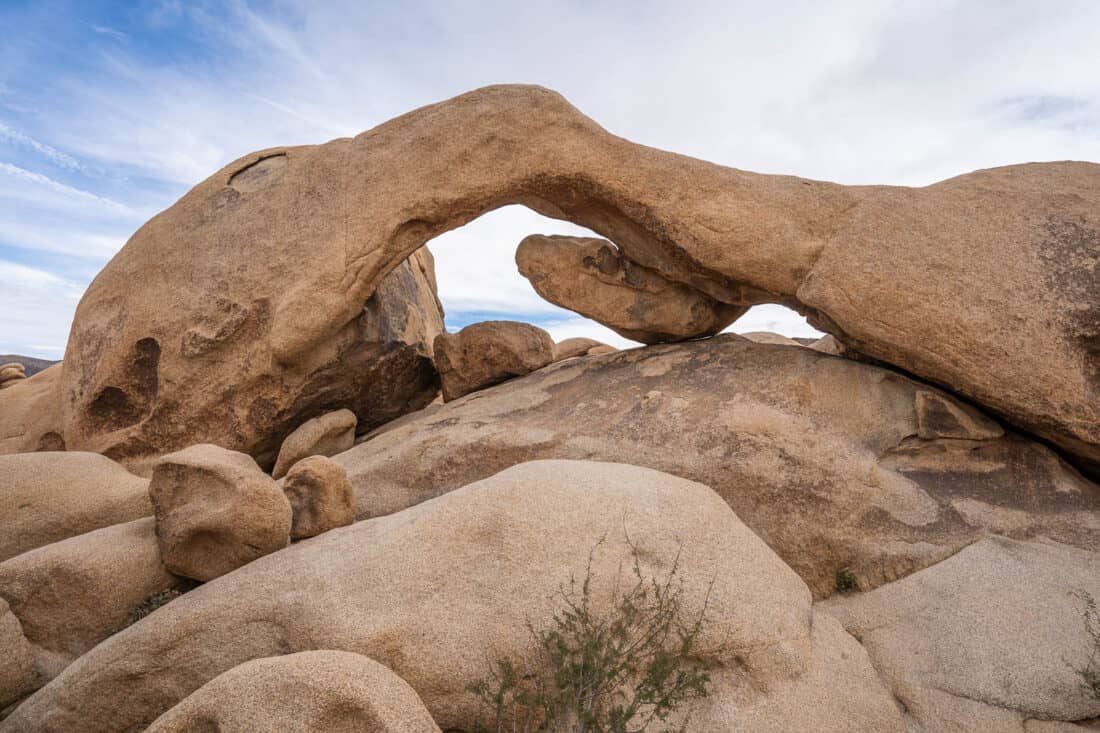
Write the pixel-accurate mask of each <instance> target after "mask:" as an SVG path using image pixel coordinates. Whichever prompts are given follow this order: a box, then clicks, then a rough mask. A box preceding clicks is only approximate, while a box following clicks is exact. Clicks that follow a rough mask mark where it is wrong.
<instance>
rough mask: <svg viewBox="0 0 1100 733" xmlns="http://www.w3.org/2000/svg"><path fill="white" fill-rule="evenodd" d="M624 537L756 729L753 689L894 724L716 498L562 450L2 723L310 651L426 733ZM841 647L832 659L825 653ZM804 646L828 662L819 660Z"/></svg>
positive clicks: (150, 644)
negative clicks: (361, 666)
mask: <svg viewBox="0 0 1100 733" xmlns="http://www.w3.org/2000/svg"><path fill="white" fill-rule="evenodd" d="M582 361H588V360H582ZM627 535H628V536H629V538H630V541H631V542H632V543H633V544H634V546H635V547H637V553H638V558H639V562H640V567H641V570H642V573H643V574H644V575H645V576H646V577H653V578H661V577H664V576H666V575H667V573H669V572H670V569H671V567H672V563H673V562H674V561H675V558H677V557H678V558H679V560H678V563H679V565H678V567H679V574H678V577H679V578H681V579H682V580H683V581H684V584H685V585H684V589H683V595H682V599H683V603H684V606H683V612H684V613H685V614H686V615H687V616H688V617H691V615H692V614H695V613H698V612H699V609H700V608H701V605H702V604H703V602H704V599H707V600H706V603H707V609H708V611H707V613H708V614H709V617H710V618H712V619H713V622H711V623H708V624H706V625H705V626H704V627H703V632H702V635H701V636H700V637H699V639H698V644H697V645H696V647H695V649H696V651H697V653H698V656H699V658H700V659H702V660H708V659H709V660H713V661H715V662H719V663H721V664H722V665H723V666H724V667H725V668H727V669H729V670H731V671H733V672H735V674H733V675H731V676H730V677H729V678H727V679H725V680H723V682H722V688H721V689H722V690H723V694H724V695H738V696H739V699H743V700H747V701H748V702H747V703H746V704H751V705H752V706H753V708H754V709H756V710H759V711H761V712H760V715H759V718H760V719H762V720H764V722H765V723H767V722H768V718H769V716H768V715H767V714H766V712H765V711H766V705H765V702H766V698H774V700H775V701H777V704H781V701H782V700H784V699H785V695H786V692H787V691H788V690H790V689H793V688H795V687H797V686H798V685H800V684H805V685H806V688H805V689H803V690H802V691H801V692H800V693H799V695H798V697H799V699H800V700H804V701H810V700H813V701H814V704H815V707H816V712H817V713H818V715H819V717H820V718H821V719H822V720H824V721H842V714H848V715H850V714H853V712H852V711H853V709H857V708H858V709H860V711H861V712H860V714H858V715H854V719H855V720H858V721H861V722H864V723H867V728H866V729H867V730H875V731H894V732H896V733H900V732H901V731H902V727H901V719H900V716H899V715H898V713H897V711H896V710H895V709H894V707H893V705H892V703H891V701H890V699H889V697H888V696H887V695H886V693H885V691H884V689H883V688H882V686H881V684H880V683H878V682H877V680H875V677H874V672H873V671H872V670H871V668H870V666H869V664H868V662H867V658H866V657H865V656H864V655H862V653H861V650H860V649H859V648H858V647H856V646H853V645H852V644H851V642H850V641H848V642H844V641H843V640H842V639H837V638H835V634H837V633H838V632H839V629H836V628H835V627H834V628H833V629H825V630H824V631H825V634H826V639H825V640H822V641H819V640H815V638H814V633H815V632H814V631H813V629H812V626H813V627H816V624H812V623H811V618H812V610H811V607H810V594H809V591H808V590H807V588H806V586H805V585H804V584H803V583H802V582H801V581H800V580H799V579H798V577H797V576H796V575H795V574H794V573H793V572H791V570H790V569H789V568H787V567H786V566H785V565H784V564H783V563H782V562H781V561H779V559H778V558H777V557H776V556H775V555H774V553H772V552H771V551H770V550H768V548H767V546H766V545H765V544H764V543H763V542H762V541H761V540H760V539H759V538H758V537H757V536H756V535H755V534H754V533H753V532H752V531H750V530H749V529H748V528H747V527H745V526H744V525H743V524H741V522H739V521H738V519H737V517H736V516H735V515H734V514H733V512H731V511H730V510H729V508H728V507H727V506H726V505H725V504H724V503H723V502H722V501H721V499H719V498H718V497H717V496H716V495H715V494H714V492H712V491H711V490H710V489H708V488H706V487H705V486H702V485H700V484H696V483H693V482H690V481H686V480H684V479H680V478H676V477H673V476H668V475H663V474H660V473H657V472H654V471H650V470H647V469H642V468H637V467H633V466H624V465H615V464H601V463H590V462H573V461H540V462H536V463H529V464H524V465H522V466H516V467H514V468H512V469H510V470H508V471H505V472H503V473H501V474H498V475H496V476H494V477H492V478H490V479H487V480H485V481H481V482H478V483H476V484H472V485H470V486H467V487H465V488H463V489H461V490H458V491H455V492H452V493H450V494H448V495H447V496H445V497H440V498H439V499H438V500H436V501H432V502H427V503H425V504H422V505H420V506H417V507H413V508H411V509H409V510H408V511H405V512H401V513H400V514H395V515H393V516H390V517H382V518H379V519H374V520H370V521H367V522H359V523H356V524H354V525H352V526H350V527H345V528H343V529H338V530H334V531H332V532H327V533H325V534H323V535H321V536H319V537H316V538H314V539H311V540H309V541H308V542H302V543H298V544H295V545H293V546H291V547H290V548H288V549H286V550H284V551H282V552H279V553H276V554H274V555H270V556H268V557H265V558H262V559H260V560H258V561H256V562H254V563H252V564H250V565H248V566H247V567H244V568H242V569H241V570H239V571H238V572H235V573H232V574H230V575H227V576H224V577H222V578H219V579H217V580H215V581H213V582H211V583H207V584H206V585H204V586H202V587H200V588H197V589H196V590H193V591H191V592H190V593H187V594H186V595H185V596H183V597H182V598H179V599H177V600H175V601H173V602H172V603H170V604H168V605H167V606H165V607H164V608H163V609H161V610H160V611H158V612H157V613H156V614H154V615H153V616H151V617H150V618H148V619H146V620H145V621H143V622H141V623H138V624H136V625H134V626H132V627H130V628H129V629H126V630H125V631H123V632H121V633H120V634H118V635H116V636H114V637H112V638H111V639H109V640H107V641H106V642H104V643H102V644H100V645H99V646H98V647H97V648H95V649H94V650H92V651H91V652H89V653H88V654H86V655H84V656H83V657H82V658H81V659H79V660H77V661H76V662H75V663H74V664H73V665H71V666H70V667H69V668H68V669H66V670H65V672H64V673H62V675H61V676H59V677H58V678H57V679H55V680H53V682H51V683H50V684H49V685H47V686H46V687H45V688H43V689H42V690H39V691H38V692H37V693H36V694H35V695H34V696H33V697H31V698H29V699H28V700H27V701H25V702H24V703H23V704H22V705H21V706H20V707H19V708H18V709H17V710H16V711H15V712H14V713H13V714H12V716H11V717H10V718H8V719H7V720H5V721H3V722H2V723H0V731H2V732H3V733H10V731H16V730H24V729H30V730H35V731H39V732H41V733H57V732H59V731H74V730H80V731H81V732H82V733H95V731H116V730H129V729H140V728H141V726H143V725H147V724H148V723H149V722H151V721H152V720H153V719H154V718H155V717H156V716H157V715H159V714H161V713H163V711H165V710H167V709H168V708H170V707H172V706H173V705H175V704H176V703H178V702H179V700H180V699H181V698H184V697H186V696H187V695H188V694H190V693H191V692H192V691H193V690H195V689H197V688H199V687H200V686H201V685H202V684H204V683H205V682H207V681H209V680H211V679H213V678H215V677H217V676H218V675H219V674H221V673H223V672H225V671H226V670H229V669H232V668H233V667H236V666H237V665H239V664H241V663H243V662H247V661H249V660H251V659H256V658H259V657H268V656H273V655H275V654H286V653H293V652H297V651H305V650H309V649H338V650H344V651H350V652H354V653H357V654H362V655H365V656H368V657H371V658H372V659H376V660H378V661H379V662H381V663H383V664H385V665H386V666H388V667H389V668H390V669H392V670H393V671H394V672H395V673H396V674H397V675H398V676H400V677H401V678H402V679H404V680H405V681H406V682H408V684H409V685H410V686H411V687H412V688H413V689H414V690H415V691H416V692H417V694H419V696H420V698H421V699H422V700H423V702H424V705H425V707H426V708H427V709H428V711H429V712H430V713H431V715H432V717H433V718H434V719H435V720H436V722H437V724H438V725H439V726H440V728H442V729H443V730H454V729H458V730H470V729H471V728H472V725H473V722H474V720H475V718H476V717H477V715H478V713H479V712H480V710H479V706H478V704H477V702H476V700H475V698H474V697H473V696H472V695H470V694H468V693H467V692H466V687H467V685H468V684H470V683H471V682H473V681H476V680H479V679H482V678H483V677H484V676H485V675H486V674H487V661H486V660H487V659H489V658H491V655H503V656H513V657H514V656H517V655H521V654H523V653H524V650H525V649H526V648H527V645H528V644H529V636H528V631H527V629H526V623H527V622H528V621H531V622H533V623H543V622H544V620H547V621H548V620H549V618H550V616H551V614H552V613H553V612H554V611H555V610H557V609H558V608H559V604H560V598H559V596H558V591H559V588H560V586H561V584H562V583H563V582H568V576H569V574H570V573H574V572H579V573H582V574H583V573H584V568H585V567H586V566H587V564H588V562H589V555H590V553H591V554H592V566H591V567H592V578H593V586H592V594H593V595H592V598H593V600H592V604H593V605H592V608H593V610H594V611H595V612H597V613H600V612H602V610H603V609H604V608H605V607H606V604H607V602H608V598H609V596H610V591H611V588H612V587H613V586H614V585H615V583H616V582H617V580H618V578H619V574H620V573H621V572H623V564H624V563H626V562H629V561H630V557H631V550H630V545H629V544H628V541H627ZM601 538H603V543H602V544H601V545H600V546H599V548H598V549H597V551H595V552H593V548H594V547H595V546H596V544H597V543H598V542H599V541H600V540H601ZM708 588H709V591H708ZM487 589H489V590H488V592H487ZM158 616H159V618H158ZM487 619H491V623H487V622H486V620H487ZM830 634H831V635H833V637H832V639H831V640H829V636H828V635H830ZM838 645H839V646H840V647H841V648H843V647H844V646H845V645H847V647H848V649H847V651H848V652H849V653H848V654H847V658H844V657H843V655H838V654H834V653H832V652H828V651H827V649H826V647H829V646H838ZM819 655H820V657H819ZM819 660H820V663H822V664H824V665H826V669H832V670H833V672H834V674H831V675H830V674H826V673H824V672H825V670H824V669H823V670H822V671H821V672H817V671H815V670H816V669H817V666H816V665H817V664H818V663H819ZM705 704H706V705H714V704H715V702H714V701H711V700H709V699H708V700H707V701H705ZM873 711H879V712H878V713H877V714H876V713H874V712H873ZM701 714H702V713H701ZM715 714H718V713H715ZM774 716H775V717H774V718H773V720H775V719H778V720H779V721H780V722H781V721H782V720H783V719H784V718H789V716H790V714H789V713H781V712H775V713H774ZM756 730H764V731H776V732H777V733H778V731H780V730H784V729H783V728H781V727H779V726H778V725H762V726H761V727H759V728H757V729H756ZM788 730H789V729H788ZM819 730H826V731H840V730H851V727H850V726H848V727H839V726H822V727H821V728H819Z"/></svg>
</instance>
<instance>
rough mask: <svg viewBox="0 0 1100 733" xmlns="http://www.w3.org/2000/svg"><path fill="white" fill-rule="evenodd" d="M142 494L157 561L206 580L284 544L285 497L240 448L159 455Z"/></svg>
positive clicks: (287, 529)
mask: <svg viewBox="0 0 1100 733" xmlns="http://www.w3.org/2000/svg"><path fill="white" fill-rule="evenodd" d="M149 496H150V497H152V499H153V508H154V510H155V516H156V520H157V540H158V542H159V544H160V554H161V557H162V558H163V559H164V565H165V567H167V568H168V569H169V570H170V571H171V572H173V573H175V574H176V575H182V576H184V577H186V578H194V579H195V580H203V581H206V580H211V579H213V578H216V577H218V576H219V575H224V574H225V573H228V572H229V571H231V570H235V569H237V568H239V567H240V566H242V565H245V564H247V563H250V562H252V561H253V560H255V559H256V558H258V557H262V556H263V555H266V554H268V553H271V552H275V551H276V550H280V549H282V548H284V547H286V546H287V544H289V542H290V526H291V510H290V502H288V501H287V498H286V495H285V494H283V492H282V491H281V490H280V489H279V486H278V484H276V483H275V480H274V479H272V478H271V477H270V476H268V475H267V474H265V473H264V472H263V471H261V470H260V467H259V466H257V465H256V462H255V461H254V460H252V459H251V458H250V457H248V456H247V455H245V454H244V453H237V452H235V451H231V450H226V449H225V448H220V447H218V446H216V445H195V446H192V447H190V448H186V449H184V450H181V451H178V452H176V453H172V454H170V455H167V456H165V457H164V458H162V459H161V460H160V462H159V463H158V464H157V467H156V468H155V469H154V470H153V478H152V480H151V481H150V482H149Z"/></svg>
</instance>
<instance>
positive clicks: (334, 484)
mask: <svg viewBox="0 0 1100 733" xmlns="http://www.w3.org/2000/svg"><path fill="white" fill-rule="evenodd" d="M283 492H284V493H285V494H286V498H287V499H288V500H289V501H290V509H291V512H292V513H293V519H292V523H291V527H290V537H291V539H295V540H299V539H303V538H305V537H313V536H314V535H319V534H321V533H322V532H328V531H329V530H330V529H335V528H337V527H343V526H345V525H348V524H351V523H352V522H354V521H355V491H354V490H353V489H352V487H351V482H350V481H348V472H347V469H345V468H344V467H343V466H342V465H340V464H339V463H337V462H336V461H333V460H332V459H330V458H325V457H324V456H310V457H309V458H303V459H302V460H301V461H298V462H297V463H295V464H294V466H293V467H292V468H291V469H290V472H289V473H287V475H286V479H285V480H284V481H283Z"/></svg>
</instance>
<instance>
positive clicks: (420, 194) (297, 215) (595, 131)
mask: <svg viewBox="0 0 1100 733" xmlns="http://www.w3.org/2000/svg"><path fill="white" fill-rule="evenodd" d="M459 131H460V132H459ZM510 203H519V204H525V205H527V206H530V207H532V208H534V209H535V210H537V211H538V212H540V213H542V214H545V215H547V216H552V217H555V218H559V219H568V220H571V221H573V222H575V223H577V224H579V225H581V226H585V227H588V228H590V229H592V230H594V231H595V232H597V233H598V234H599V235H601V236H603V237H606V238H607V239H608V240H610V241H611V242H613V243H614V244H615V245H616V247H618V249H619V250H620V251H621V252H622V253H623V256H624V257H625V258H627V259H629V260H631V261H632V262H635V263H637V264H638V265H641V266H643V267H646V268H649V269H651V270H655V271H656V272H658V273H660V275H661V276H662V277H664V278H666V279H668V280H671V281H674V282H679V283H683V284H685V285H689V286H691V287H693V288H695V289H697V290H700V291H702V292H704V293H706V294H707V295H708V296H709V297H711V298H713V299H714V300H716V301H720V302H723V303H728V304H730V305H733V306H737V307H741V306H744V305H745V304H747V303H754V302H760V301H761V300H768V301H769V302H777V303H784V304H787V305H789V306H791V307H794V308H796V309H799V310H801V311H802V312H804V313H806V314H807V315H808V316H809V317H810V320H811V321H812V322H813V323H814V324H815V325H817V327H818V328H821V329H822V330H824V331H827V332H829V333H831V334H833V335H834V336H836V337H837V338H838V339H839V340H840V341H842V342H843V343H844V344H845V346H846V347H851V348H853V349H855V350H857V351H859V352H862V353H864V354H866V355H869V356H871V357H874V358H876V359H880V360H882V361H885V362H888V363H890V364H893V365H895V366H897V367H901V368H903V369H904V370H906V371H907V372H909V373H912V374H916V375H919V376H921V377H924V378H925V379H927V380H928V381H930V382H933V383H936V384H942V385H947V386H948V387H950V388H951V389H953V390H954V391H956V392H959V393H961V394H963V395H965V396H966V397H968V398H969V399H971V400H973V401H974V402H977V403H978V404H983V405H986V406H988V407H989V408H991V409H992V410H993V411H994V412H996V413H999V414H1000V415H1002V416H1004V417H1005V418H1007V419H1008V420H1009V421H1011V422H1013V423H1015V424H1016V425H1018V426H1020V427H1023V428H1025V429H1027V430H1030V431H1033V432H1035V433H1037V434H1039V435H1041V436H1043V437H1045V438H1047V439H1049V440H1051V441H1053V442H1054V443H1056V444H1057V445H1059V446H1061V447H1062V448H1063V449H1065V450H1066V451H1068V452H1070V453H1072V454H1074V455H1076V456H1077V457H1078V459H1079V460H1080V461H1081V462H1082V463H1083V464H1086V465H1090V466H1092V467H1093V468H1094V469H1096V470H1100V399H1098V398H1097V395H1098V394H1100V359H1098V357H1097V349H1098V344H1100V300H1098V299H1097V297H1096V293H1097V292H1100V268H1098V267H1097V261H1098V258H1100V165H1095V164H1091V163H1077V162H1057V163H1040V164H1027V165H1015V166H1007V167H1004V168H996V169H991V170H984V171H977V172H974V173H970V174H966V175H962V176H959V177H956V178H952V179H950V180H947V181H943V182H940V183H936V184H933V185H930V186H926V187H923V188H906V187H900V186H865V185H860V186H841V185H837V184H833V183H826V182H822V181H812V180H806V179H801V178H797V177H794V176H774V175H761V174H755V173H750V172H747V171H743V170H737V169H734V168H727V167H724V166H720V165H715V164H712V163H707V162H705V161H701V160H696V159H693V158H689V157H685V156H682V155H676V154H674V153H668V152H664V151H660V150H655V149H653V148H650V147H646V146H643V145H638V144H635V143H632V142H629V141H627V140H624V139H622V138H620V137H616V136H614V135H612V134H610V133H608V132H607V131H606V130H604V129H603V128H601V127H600V126H599V125H598V124H597V123H596V122H594V121H593V120H591V119H589V118H587V117H585V116H584V115H583V114H581V113H580V112H579V111H577V110H576V109H575V108H574V107H573V106H572V105H570V104H569V103H568V102H567V101H566V100H565V99H563V98H562V97H561V96H560V95H558V94H556V93H554V92H552V91H549V90H546V89H541V88H538V87H532V86H495V87H487V88H484V89H479V90H477V91H473V92H470V93H468V94H464V95H462V96H459V97H456V98H454V99H451V100H448V101H445V102H442V103H439V104H434V105H431V106H428V107H423V108H421V109H418V110H415V111H413V112H410V113H408V114H404V115H402V116H400V117H398V118H396V119H394V120H391V121H389V122H386V123H384V124H382V125H379V126H378V127H376V128H374V129H372V130H369V131H368V132H365V133H363V134H361V135H358V136H357V137H354V138H341V139H339V140H333V141H332V142H329V143H326V144H325V145H316V146H307V147H292V148H285V147H284V148H274V149H269V150H264V151H260V152H256V153H252V154H250V155H247V156H245V157H243V158H241V159H239V160H236V161H234V162H232V163H230V164H229V165H227V166H226V167H225V168H223V169H222V170H220V171H218V172H216V173H215V174H214V175H212V176H211V177H210V178H208V179H207V180H206V181H204V182H202V183H200V184H199V185H197V186H196V187H195V188H193V189H192V190H191V191H190V192H188V193H187V194H186V195H185V196H184V197H183V198H182V199H180V200H179V201H178V202H177V203H176V204H175V205H173V206H172V207H171V208H170V209H168V210H167V211H165V212H162V213H161V214H159V215H158V216H156V217H154V218H153V219H152V220H150V221H149V222H148V223H147V224H146V225H145V226H143V227H142V228H141V229H140V230H139V231H138V232H137V233H136V234H135V235H134V236H133V237H132V238H131V239H130V241H129V242H128V243H127V244H126V246H125V247H123V249H122V251H121V252H120V253H119V254H118V255H116V256H115V257H114V258H113V259H112V260H111V262H110V263H109V264H108V265H107V267H106V268H105V269H104V270H103V272H101V273H100V274H99V276H98V277H97V278H96V280H95V282H93V283H92V285H91V287H90V288H89V289H88V292H87V293H86V294H85V296H84V298H83V300H82V301H81V303H80V306H79V307H78V308H77V312H76V317H75V320H74V323H73V330H72V334H71V337H70V339H69V344H68V350H67V352H66V356H65V363H66V366H65V370H64V383H65V389H64V392H63V398H64V410H65V438H66V441H67V442H69V443H70V444H71V446H73V447H76V448H81V449H94V450H112V451H113V452H114V453H115V454H117V455H122V454H129V453H135V452H140V451H145V450H152V449H155V448H159V447H160V446H164V445H168V447H170V448H174V447H179V446H180V445H181V444H182V443H181V441H183V442H194V441H195V440H213V439H214V438H215V437H219V438H221V437H224V438H225V439H226V440H231V442H229V443H226V444H227V445H228V446H229V447H234V448H239V449H242V450H248V451H252V450H253V448H255V449H256V450H261V449H262V447H263V445H265V444H266V443H265V440H264V439H263V438H262V436H264V435H268V434H275V437H274V439H273V441H272V442H271V443H270V447H271V448H272V449H273V448H274V447H275V446H277V445H278V440H280V439H281V437H282V434H280V429H281V428H286V427H287V426H293V425H297V424H299V423H300V422H301V420H302V419H303V418H306V417H311V416H312V415H313V414H319V413H320V412H322V411H324V410H325V409H331V405H327V404H325V405H322V404H316V402H315V401H311V398H312V397H314V395H313V391H315V390H316V386H314V387H312V390H313V391H311V389H307V388H306V387H308V386H310V385H309V382H310V381H311V380H314V378H315V376H316V375H317V374H318V372H319V371H320V372H325V369H326V367H328V368H329V372H326V373H327V374H328V376H327V377H326V379H324V380H320V381H321V382H323V383H331V382H332V381H333V379H334V378H335V377H334V376H333V374H332V371H333V370H335V371H336V372H337V373H340V374H344V373H346V372H344V371H341V370H338V369H336V367H334V366H333V365H335V364H336V363H337V362H338V361H339V356H340V354H341V353H342V352H347V351H349V350H353V349H354V346H355V345H358V344H362V343H363V341H362V339H360V338H359V337H358V334H356V333H355V332H356V330H357V326H356V324H357V323H358V319H359V318H360V314H361V313H362V309H363V304H364V303H365V302H367V300H368V298H369V297H370V295H371V293H373V292H375V291H377V290H379V288H380V287H381V285H382V283H383V282H384V280H385V277H386V275H387V273H391V272H392V271H394V270H395V269H397V268H401V267H403V266H402V264H401V263H402V262H404V261H406V260H407V259H408V258H409V256H410V255H412V254H413V253H414V252H416V251H417V249H418V248H419V247H421V246H422V245H423V244H424V243H425V242H427V241H428V240H430V239H431V238H433V237H435V236H437V235H439V234H441V233H443V232H445V231H447V230H449V229H453V228H455V227H459V226H461V225H463V224H465V223H467V222H469V221H470V220H472V219H474V218H476V217H477V216H479V215H480V214H482V213H484V212H486V211H489V210H491V209H494V208H497V207H500V206H503V205H505V204H510ZM227 243H229V244H227ZM230 244H231V246H230ZM410 269H411V270H412V272H409V271H408V270H406V272H407V274H408V276H409V277H415V275H416V273H415V270H416V268H410ZM180 273H185V276H181V274H180ZM929 273H934V276H931V277H930V276H929ZM195 283H201V284H203V287H195ZM418 292H421V293H423V294H424V297H425V299H427V297H428V293H427V291H426V290H420V291H418ZM408 300H411V301H412V302H416V299H415V298H408V299H398V300H397V301H396V302H398V303H400V307H401V308H404V307H405V305H404V303H405V302H406V301H408ZM389 301H390V299H388V298H387V302H389ZM412 310H413V311H414V312H415V313H416V317H421V316H422V313H421V312H420V310H419V309H418V308H416V307H414V308H413V309H412ZM410 318H412V316H410ZM413 320H415V318H413ZM189 334H190V335H189ZM376 343H377V342H376ZM364 363H367V362H364ZM314 381H316V380H314ZM414 381H415V380H414ZM374 382H375V383H377V384H379V385H380V386H384V387H385V389H386V390H391V389H392V388H393V384H394V383H398V384H405V383H406V381H401V380H392V379H391V380H386V379H378V380H374ZM161 389H163V390H164V391H163V392H162V391H161ZM5 391H7V390H5ZM322 401H324V402H327V400H322ZM169 403H170V404H169ZM299 406H300V407H301V408H302V409H296V408H297V407H299ZM336 406H342V405H336ZM306 408H311V409H313V410H314V411H313V412H312V414H305V413H308V412H309V410H308V409H306ZM356 412H357V413H359V410H357V411H356ZM359 414H360V420H361V423H362V424H361V428H362V429H364V430H367V429H369V427H368V426H367V425H366V423H367V422H369V420H366V419H364V416H363V415H362V414H361V413H359ZM215 432H218V433H219V435H217V436H215V435H214V434H213V433H215ZM200 433H201V434H200ZM283 434H285V433H283ZM169 436H171V438H170V437H169ZM177 436H178V438H177ZM169 444H170V445H169ZM272 457H273V456H272Z"/></svg>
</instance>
